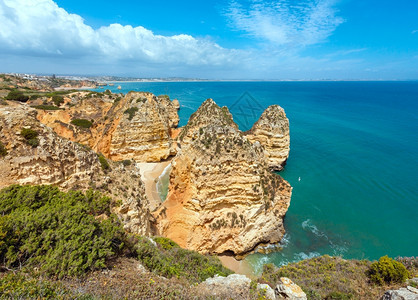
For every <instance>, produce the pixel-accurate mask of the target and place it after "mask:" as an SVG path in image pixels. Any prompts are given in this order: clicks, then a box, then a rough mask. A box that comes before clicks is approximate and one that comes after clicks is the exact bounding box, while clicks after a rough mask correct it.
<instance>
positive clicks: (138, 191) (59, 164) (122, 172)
mask: <svg viewBox="0 0 418 300" xmlns="http://www.w3.org/2000/svg"><path fill="white" fill-rule="evenodd" d="M36 115H37V111H36V110H35V109H32V108H30V107H28V106H26V105H22V104H16V103H11V102H10V104H9V105H8V106H4V107H0V132H1V134H0V141H1V142H2V144H3V145H4V146H5V148H6V149H7V155H6V156H3V157H0V188H3V187H6V186H9V185H11V184H22V185H24V184H33V185H35V184H52V185H56V186H58V187H60V188H61V189H62V190H70V189H79V190H87V189H89V188H93V189H96V190H100V191H102V192H104V193H106V194H108V195H109V196H112V198H113V199H114V200H115V205H116V204H117V205H116V208H115V212H116V213H117V214H118V215H119V217H120V219H121V220H122V221H123V224H124V227H125V229H126V230H128V231H131V232H134V233H138V234H144V235H147V234H149V233H150V226H149V217H150V215H149V209H148V206H149V205H148V200H147V199H146V198H145V196H144V194H145V193H144V186H143V183H142V181H141V180H140V173H139V170H138V169H137V168H136V167H135V166H134V165H131V166H124V164H121V163H113V162H110V161H108V162H107V164H108V165H106V162H105V161H103V159H102V163H101V162H100V161H99V158H98V156H97V154H96V153H95V152H93V151H92V150H90V149H88V148H87V147H85V146H83V145H81V144H77V143H74V142H71V141H69V140H67V139H65V138H62V137H60V136H58V135H57V134H56V133H55V132H54V131H53V130H52V129H51V128H49V127H47V126H45V125H44V124H41V123H40V122H39V121H38V120H37V118H36ZM22 129H25V130H24V131H26V132H29V133H30V134H27V133H26V134H25V133H24V131H22ZM29 138H30V139H29ZM117 200H118V201H117Z"/></svg>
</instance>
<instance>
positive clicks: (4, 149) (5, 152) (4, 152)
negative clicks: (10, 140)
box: [0, 142, 7, 157]
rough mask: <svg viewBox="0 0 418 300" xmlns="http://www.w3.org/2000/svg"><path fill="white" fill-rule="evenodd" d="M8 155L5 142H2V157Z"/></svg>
mask: <svg viewBox="0 0 418 300" xmlns="http://www.w3.org/2000/svg"><path fill="white" fill-rule="evenodd" d="M6 155H7V149H6V147H5V146H4V145H3V143H2V142H0V157H3V156H6Z"/></svg>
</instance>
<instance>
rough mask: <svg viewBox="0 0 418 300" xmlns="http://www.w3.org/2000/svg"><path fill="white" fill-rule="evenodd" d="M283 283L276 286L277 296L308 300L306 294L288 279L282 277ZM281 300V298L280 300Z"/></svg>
mask: <svg viewBox="0 0 418 300" xmlns="http://www.w3.org/2000/svg"><path fill="white" fill-rule="evenodd" d="M280 281H281V283H279V284H278V285H277V286H276V295H277V296H278V297H281V298H284V299H292V300H306V299H307V297H306V294H305V292H304V291H303V290H302V289H301V288H300V286H298V285H297V284H295V283H293V281H291V280H290V279H289V278H287V277H280ZM279 299H280V298H279Z"/></svg>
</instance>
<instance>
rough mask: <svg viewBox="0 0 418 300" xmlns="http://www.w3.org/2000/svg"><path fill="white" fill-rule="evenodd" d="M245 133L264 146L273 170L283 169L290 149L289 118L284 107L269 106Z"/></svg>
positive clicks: (252, 140) (250, 138)
mask: <svg viewBox="0 0 418 300" xmlns="http://www.w3.org/2000/svg"><path fill="white" fill-rule="evenodd" d="M245 134H246V137H247V138H248V139H249V140H250V141H251V142H253V143H254V142H259V143H260V144H261V145H262V146H263V148H264V152H265V155H266V157H267V158H268V165H269V167H270V169H271V170H274V171H280V170H282V169H283V166H284V165H285V164H286V161H287V158H288V157H289V150H290V135H289V120H288V119H287V117H286V114H285V112H284V109H283V108H281V107H280V106H278V105H272V106H269V107H268V108H267V109H266V110H265V111H264V112H263V114H262V115H261V117H260V119H259V120H258V121H257V122H256V123H255V124H254V125H253V127H252V128H251V130H249V131H248V132H246V133H245Z"/></svg>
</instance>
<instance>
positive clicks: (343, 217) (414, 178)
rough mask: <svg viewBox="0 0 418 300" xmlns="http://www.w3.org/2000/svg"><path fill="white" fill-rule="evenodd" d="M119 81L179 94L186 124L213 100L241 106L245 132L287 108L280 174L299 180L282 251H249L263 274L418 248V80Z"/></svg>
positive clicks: (236, 109)
mask: <svg viewBox="0 0 418 300" xmlns="http://www.w3.org/2000/svg"><path fill="white" fill-rule="evenodd" d="M117 85H121V86H122V90H121V91H118V90H117V89H116V87H117ZM110 88H111V90H112V91H113V92H124V93H126V92H128V91H130V90H135V91H149V92H152V93H154V94H157V95H160V94H167V95H169V96H170V97H171V98H172V99H174V98H177V99H179V101H180V103H181V109H180V111H179V115H180V119H181V121H180V125H185V124H186V123H187V120H188V118H189V116H190V115H191V113H193V112H194V111H195V110H196V109H197V108H198V107H199V106H200V104H201V103H202V102H203V101H204V100H205V99H207V98H213V99H214V100H215V102H217V103H218V104H219V105H221V106H223V105H226V106H229V107H231V106H233V108H232V109H231V111H232V113H233V115H234V118H235V119H236V120H237V121H238V123H239V125H240V129H242V130H248V129H249V128H250V126H251V125H252V123H253V122H254V121H256V120H257V119H258V117H259V116H260V115H261V113H262V110H263V109H264V108H267V107H268V106H269V105H272V104H279V105H280V106H282V107H283V108H284V109H285V111H286V114H287V116H288V118H289V120H290V136H291V150H290V157H289V160H288V163H287V165H286V167H285V170H284V171H282V172H280V175H281V176H283V177H284V178H285V179H286V180H288V181H289V182H290V184H291V185H292V186H293V195H292V200H291V205H290V209H289V211H288V213H287V215H286V218H285V228H286V231H287V233H286V236H285V239H284V240H283V241H282V246H283V248H282V250H281V251H279V252H275V253H271V254H268V255H262V254H254V255H250V256H249V257H247V261H248V262H249V263H250V264H251V265H252V266H253V268H254V270H255V271H256V272H257V271H258V270H260V268H261V266H262V264H263V263H267V262H273V263H275V264H276V265H281V264H285V263H287V262H291V261H297V260H300V259H304V258H307V257H313V256H317V255H322V254H330V255H340V256H343V257H345V258H357V259H362V258H368V259H377V258H379V257H380V256H383V255H386V254H387V255H389V256H391V257H396V256H417V255H418V188H417V186H418V175H417V172H418V82H416V81H411V82H159V83H116V84H115V86H114V87H110ZM98 91H99V90H98Z"/></svg>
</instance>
